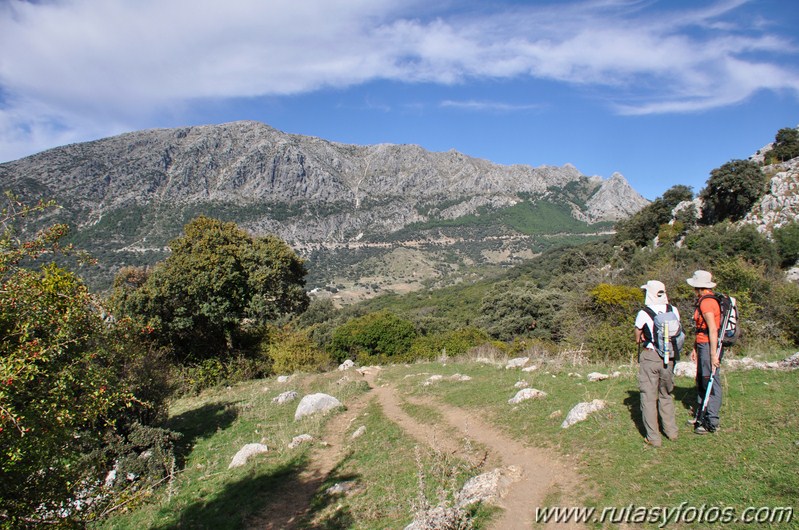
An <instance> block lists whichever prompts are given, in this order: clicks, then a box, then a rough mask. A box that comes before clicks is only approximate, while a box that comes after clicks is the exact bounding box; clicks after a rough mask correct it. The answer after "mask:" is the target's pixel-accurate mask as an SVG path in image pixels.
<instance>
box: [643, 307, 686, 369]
mask: <svg viewBox="0 0 799 530" xmlns="http://www.w3.org/2000/svg"><path fill="white" fill-rule="evenodd" d="M644 311H646V314H647V315H649V317H650V318H651V319H652V330H653V331H654V335H655V336H654V337H648V336H646V335H649V333H648V331H649V330H648V329H647V330H646V331H647V333H645V338H646V339H647V340H648V341H649V342H651V343H652V345H653V346H654V347H655V351H657V352H658V355H660V357H661V358H663V360H664V361H665V359H666V351H668V353H669V359H674V362H675V363H676V362H677V361H678V360H679V359H680V350H682V347H683V344H685V332H684V331H683V329H682V326H681V325H680V319H679V318H678V317H677V313H675V312H674V308H673V307H672V305H671V304H666V311H665V312H663V313H655V310H654V309H652V308H651V307H648V306H645V307H644ZM666 328H668V336H667V335H666V333H667V331H666ZM645 329H646V328H645Z"/></svg>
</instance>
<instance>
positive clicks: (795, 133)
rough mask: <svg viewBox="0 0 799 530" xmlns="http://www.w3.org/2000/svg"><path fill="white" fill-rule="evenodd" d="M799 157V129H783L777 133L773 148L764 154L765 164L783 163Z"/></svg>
mask: <svg viewBox="0 0 799 530" xmlns="http://www.w3.org/2000/svg"><path fill="white" fill-rule="evenodd" d="M797 156H799V129H794V128H784V129H780V130H779V131H777V134H776V136H775V137H774V146H773V147H772V149H771V150H770V151H769V152H768V153H766V156H765V163H766V164H774V163H776V162H785V161H786V160H790V159H792V158H796V157H797Z"/></svg>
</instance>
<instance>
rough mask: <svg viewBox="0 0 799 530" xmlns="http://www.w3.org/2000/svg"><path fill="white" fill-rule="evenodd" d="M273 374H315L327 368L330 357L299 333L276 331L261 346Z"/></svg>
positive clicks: (286, 330)
mask: <svg viewBox="0 0 799 530" xmlns="http://www.w3.org/2000/svg"><path fill="white" fill-rule="evenodd" d="M262 352H263V353H264V354H265V355H266V356H267V357H268V358H269V360H270V361H271V365H272V372H273V373H275V374H293V373H294V372H317V371H320V370H324V369H326V368H329V366H330V357H329V356H328V355H327V354H326V353H325V352H324V351H322V350H320V349H319V348H318V347H317V345H316V343H315V342H314V341H313V340H312V339H311V338H310V337H309V336H308V335H307V334H306V333H303V332H301V331H295V330H293V329H291V328H289V327H284V328H282V329H279V330H277V331H276V332H275V333H273V334H272V336H270V337H269V340H268V343H267V344H264V345H263V346H262Z"/></svg>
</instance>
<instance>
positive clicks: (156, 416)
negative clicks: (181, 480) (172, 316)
mask: <svg viewBox="0 0 799 530" xmlns="http://www.w3.org/2000/svg"><path fill="white" fill-rule="evenodd" d="M49 206H50V205H45V204H40V205H39V206H38V207H33V208H28V207H25V206H23V205H21V204H20V203H18V202H16V200H15V199H12V198H11V197H9V201H8V203H7V204H6V205H4V208H3V210H2V213H1V214H0V224H1V225H2V226H1V227H0V283H2V285H1V286H0V475H2V480H0V526H3V527H10V528H22V527H26V526H31V527H32V526H47V525H61V526H63V527H67V526H70V525H72V526H74V527H80V526H82V525H83V524H84V523H85V521H86V520H88V519H91V518H92V517H95V516H96V515H97V513H99V512H100V511H102V509H103V508H104V507H105V506H106V505H107V503H109V502H113V500H114V496H112V495H100V492H101V488H102V481H103V478H104V476H105V475H106V474H107V472H108V471H109V465H110V463H111V462H113V460H114V458H108V455H109V454H111V453H113V454H114V456H120V457H121V456H123V455H121V454H119V453H114V452H113V451H111V450H110V449H109V440H111V439H113V440H126V439H127V438H128V437H129V435H130V433H131V432H132V431H133V430H134V429H135V425H137V424H148V423H154V422H156V421H158V420H160V419H163V417H164V415H165V402H166V397H167V395H168V393H169V390H170V389H169V386H168V384H167V382H166V374H167V371H165V370H163V367H164V365H163V364H161V360H160V352H159V351H157V350H151V349H149V348H148V347H146V346H145V345H143V344H142V336H141V330H140V328H135V327H131V326H129V323H128V322H126V321H122V322H112V321H106V320H105V319H104V316H105V315H106V311H105V308H104V306H103V305H102V304H101V302H100V301H99V300H97V299H96V298H95V297H93V296H92V295H91V294H90V293H89V290H88V288H87V287H86V285H85V284H84V283H83V282H82V281H81V280H80V279H79V278H78V277H77V276H75V275H74V274H73V273H71V272H69V271H67V270H65V269H63V268H61V267H58V266H56V265H55V264H53V263H47V264H43V265H42V266H41V267H39V268H35V269H34V268H33V267H35V266H36V263H37V261H38V260H39V259H40V258H46V259H48V260H50V259H53V258H54V256H55V255H56V254H58V252H59V251H60V250H61V247H60V245H59V241H60V239H61V238H62V237H63V236H64V235H65V233H66V227H64V226H63V225H55V226H53V227H51V228H49V229H45V230H44V231H42V232H39V233H38V235H37V236H36V237H35V238H34V239H32V240H29V241H20V240H19V239H17V238H16V237H15V233H16V232H15V227H14V224H15V223H16V222H17V221H18V220H19V219H21V218H24V217H27V216H28V215H31V214H37V213H39V212H41V211H43V210H45V209H47V208H48V207H49ZM22 263H26V264H27V266H29V267H30V268H24V267H23V266H22ZM159 473H160V475H159V476H158V477H151V476H148V477H144V476H139V477H138V478H137V479H136V480H135V481H134V482H135V487H136V488H138V489H139V490H140V491H145V490H146V487H147V486H148V485H151V484H152V483H153V482H157V481H158V480H160V479H162V478H163V476H164V473H165V471H164V470H163V469H160V471H159ZM151 479H152V480H151ZM103 493H105V492H103ZM87 495H91V496H92V497H93V502H92V503H90V504H86V503H82V502H81V503H79V499H81V498H86V496H87Z"/></svg>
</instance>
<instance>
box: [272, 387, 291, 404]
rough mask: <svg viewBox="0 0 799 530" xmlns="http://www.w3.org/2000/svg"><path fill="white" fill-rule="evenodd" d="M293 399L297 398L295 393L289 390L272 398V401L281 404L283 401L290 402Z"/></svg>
mask: <svg viewBox="0 0 799 530" xmlns="http://www.w3.org/2000/svg"><path fill="white" fill-rule="evenodd" d="M295 399H297V393H296V392H295V391H293V390H289V391H288V392H283V393H282V394H280V395H279V396H277V397H275V398H272V403H277V404H278V405H282V404H284V403H290V402H292V401H294V400H295Z"/></svg>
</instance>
